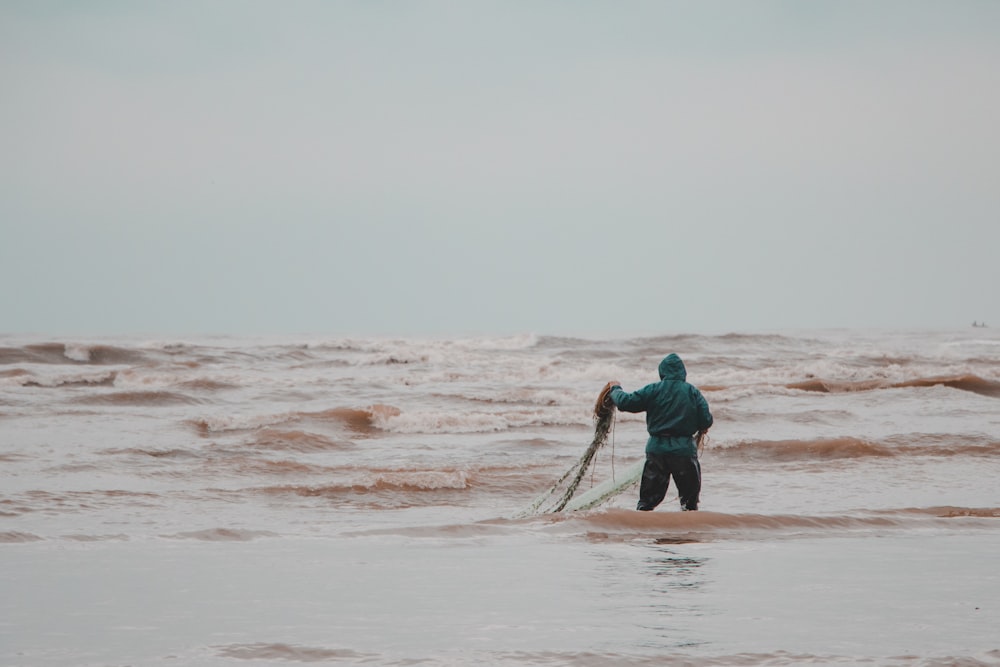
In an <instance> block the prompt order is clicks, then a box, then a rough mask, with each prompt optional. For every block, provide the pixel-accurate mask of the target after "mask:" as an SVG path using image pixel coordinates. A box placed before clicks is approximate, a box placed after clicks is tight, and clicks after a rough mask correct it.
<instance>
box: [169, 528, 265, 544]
mask: <svg viewBox="0 0 1000 667" xmlns="http://www.w3.org/2000/svg"><path fill="white" fill-rule="evenodd" d="M162 537H164V538H165V539H182V540H201V541H204V542H249V541H251V540H256V539H259V538H262V537H279V535H278V534H277V533H272V532H270V531H267V530H246V529H236V528H208V529H205V530H193V531H186V532H181V533H175V534H173V535H163V536H162Z"/></svg>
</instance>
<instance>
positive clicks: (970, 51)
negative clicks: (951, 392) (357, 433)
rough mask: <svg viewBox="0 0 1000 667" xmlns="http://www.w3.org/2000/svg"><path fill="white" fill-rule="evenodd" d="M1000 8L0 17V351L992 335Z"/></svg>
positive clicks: (567, 5)
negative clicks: (675, 335) (452, 339)
mask: <svg viewBox="0 0 1000 667" xmlns="http://www.w3.org/2000/svg"><path fill="white" fill-rule="evenodd" d="M998 252H1000V2H995V1H993V0H984V1H981V2H974V1H963V0H947V1H946V0H941V1H938V2H922V1H920V0H902V1H898V2H897V1H890V0H875V1H873V0H864V1H861V2H852V1H850V0H837V1H832V2H821V1H817V2H801V1H799V0H790V1H788V2H764V1H758V2H754V1H749V0H732V1H730V2H712V1H703V0H699V1H697V2H696V1H691V2H670V1H667V0H662V1H656V2H629V1H618V0H616V1H610V0H609V1H607V2H593V1H588V0H566V1H556V0H553V1H547V0H541V1H524V2H517V1H513V0H512V1H506V2H476V1H474V0H463V1H455V2H419V1H415V2H401V1H400V2H385V1H376V0H365V1H358V2H336V1H329V2H327V1H323V2H307V1H304V0H292V1H290V2H278V1H274V2H253V1H246V0H234V1H232V2H228V1H223V0H212V1H211V2H184V1H180V2H173V1H170V2H167V1H164V2H131V1H122V2H106V1H91V2H69V1H67V2H35V1H25V2H11V1H8V0H0V284H2V288H0V333H2V332H7V333H11V332H18V333H21V332H38V333H44V334H52V335H70V334H95V335H96V334H121V333H156V334H171V333H177V334H181V333H189V334H194V333H232V334H270V333H318V334H335V335H340V334H344V335H362V334H373V335H451V334H455V335H465V334H509V333H522V332H536V333H557V334H570V335H592V334H602V335H603V334H615V333H623V334H624V333H654V332H665V333H666V332H695V333H698V332H705V333H711V332H725V331H759V330H773V329H782V328H812V327H892V328H895V327H934V328H940V327H946V328H950V327H968V326H969V324H971V322H972V321H973V320H974V319H975V320H986V321H987V322H988V323H990V324H995V325H996V326H1000V297H998V291H1000V290H998V288H1000V261H998Z"/></svg>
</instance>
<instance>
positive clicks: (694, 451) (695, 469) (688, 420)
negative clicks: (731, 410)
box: [610, 354, 714, 511]
mask: <svg viewBox="0 0 1000 667" xmlns="http://www.w3.org/2000/svg"><path fill="white" fill-rule="evenodd" d="M659 370H660V381H659V382H654V383H653V384H648V385H646V386H645V387H643V388H642V389H639V390H637V391H635V392H632V393H631V394H630V393H628V392H627V391H625V390H623V389H622V388H621V383H619V382H616V381H612V382H611V383H610V384H611V394H610V396H611V400H612V401H614V403H615V405H616V406H618V409H619V410H624V411H625V412H645V413H646V430H647V431H648V432H649V440H647V441H646V465H645V466H644V467H643V470H642V482H641V483H640V485H639V504H638V505H637V506H636V509H637V510H642V511H649V510H652V509H653V508H655V507H656V506H657V505H659V504H660V503H661V502H663V498H664V496H666V495H667V486H668V485H669V484H670V478H671V477H673V478H674V484H675V485H676V486H677V493H678V495H679V496H680V500H681V509H683V510H696V509H698V496H699V494H700V493H701V465H700V464H699V463H698V445H697V444H696V443H695V439H694V436H695V434H697V433H698V432H699V431H700V432H702V433H704V432H707V431H708V429H709V427H711V426H712V422H713V421H714V420H713V419H712V413H711V412H709V410H708V402H707V401H706V400H705V397H704V396H702V395H701V392H700V391H698V388H697V387H695V386H694V385H691V384H688V383H687V381H686V380H687V369H685V368H684V362H683V361H681V358H680V357H678V356H677V355H676V354H670V355H668V356H667V357H666V358H665V359H664V360H663V361H661V362H660V369H659Z"/></svg>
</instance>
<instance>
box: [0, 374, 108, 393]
mask: <svg viewBox="0 0 1000 667" xmlns="http://www.w3.org/2000/svg"><path fill="white" fill-rule="evenodd" d="M10 377H11V382H12V383H13V384H16V385H20V386H22V387H42V388H47V389H61V388H65V387H111V386H114V384H115V380H116V379H117V377H118V371H102V372H98V373H94V372H84V373H69V374H60V375H56V376H54V377H40V376H38V375H35V374H34V373H18V374H15V375H12V376H10Z"/></svg>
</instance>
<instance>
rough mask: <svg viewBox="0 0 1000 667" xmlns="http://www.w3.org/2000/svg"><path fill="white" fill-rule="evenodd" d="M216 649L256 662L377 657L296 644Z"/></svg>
mask: <svg viewBox="0 0 1000 667" xmlns="http://www.w3.org/2000/svg"><path fill="white" fill-rule="evenodd" d="M215 649H216V652H217V654H218V655H219V657H222V658H234V659H237V660H253V661H255V662H257V661H267V662H273V661H275V660H281V661H287V662H329V661H341V660H357V661H360V662H368V661H369V660H370V659H371V658H375V657H377V656H375V655H374V654H371V653H359V652H358V651H353V650H351V649H344V648H323V647H315V646H296V645H294V644H266V643H257V644H230V645H228V646H217V647H215Z"/></svg>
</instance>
